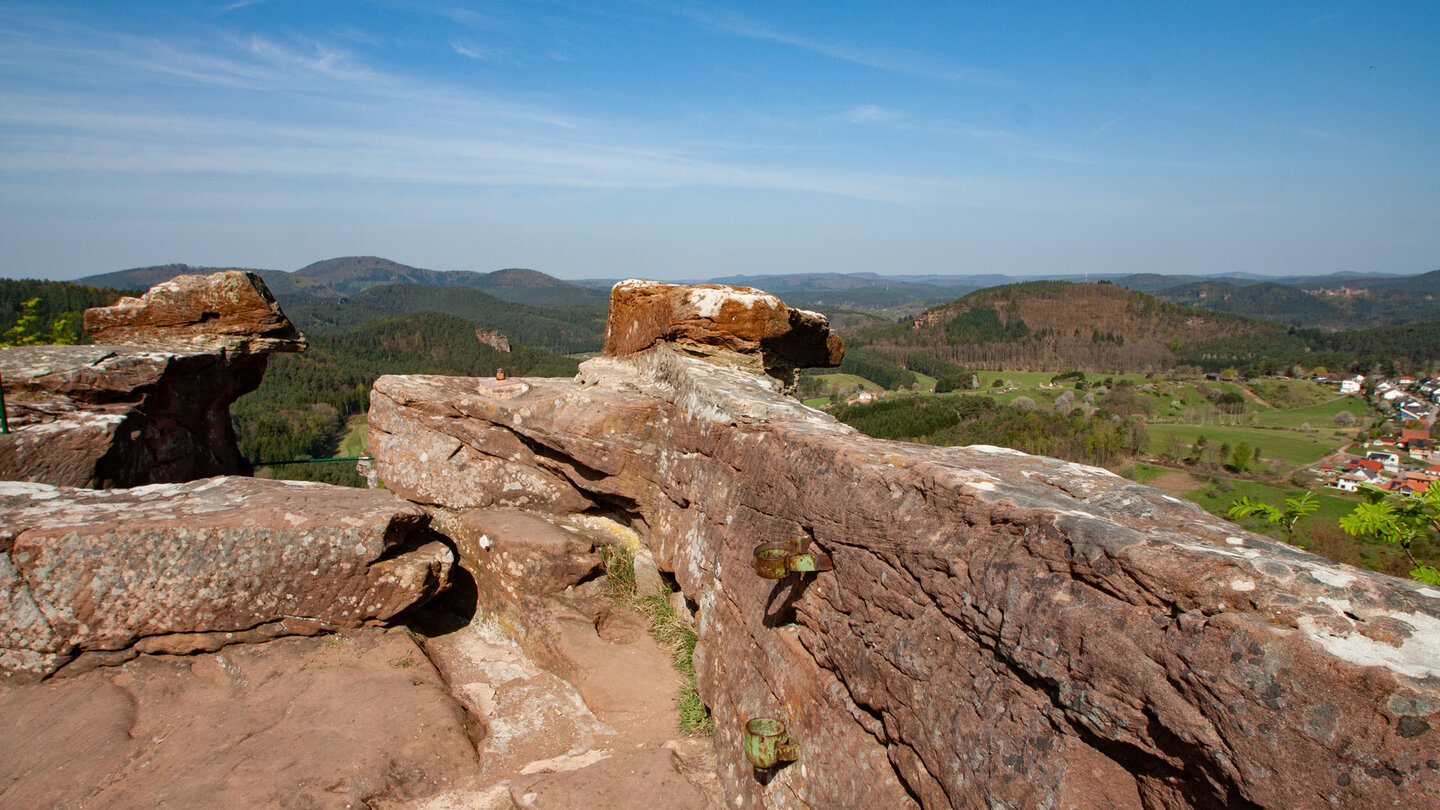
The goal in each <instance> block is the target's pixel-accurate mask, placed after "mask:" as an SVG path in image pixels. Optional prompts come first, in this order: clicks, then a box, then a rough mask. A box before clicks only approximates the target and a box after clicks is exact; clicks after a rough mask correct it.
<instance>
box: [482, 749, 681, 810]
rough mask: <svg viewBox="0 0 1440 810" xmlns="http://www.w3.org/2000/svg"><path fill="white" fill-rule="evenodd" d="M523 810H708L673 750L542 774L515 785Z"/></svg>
mask: <svg viewBox="0 0 1440 810" xmlns="http://www.w3.org/2000/svg"><path fill="white" fill-rule="evenodd" d="M510 797H511V800H512V801H514V802H515V807H517V808H519V810H592V808H597V807H604V808H606V810H652V808H655V807H661V806H663V807H665V808H668V810H707V808H708V804H707V803H706V801H705V794H703V793H701V792H700V790H699V789H697V788H696V787H695V786H694V785H692V784H690V782H689V781H688V780H686V778H685V777H684V776H682V775H681V773H680V767H679V759H678V758H677V757H676V756H675V753H674V752H673V751H670V750H669V749H665V748H651V749H645V750H641V751H628V752H626V753H623V754H616V755H615V756H612V757H606V758H605V759H602V760H600V761H599V762H597V763H595V764H594V765H590V766H587V767H585V768H581V769H579V770H576V771H562V772H559V773H540V774H534V775H532V776H527V777H522V778H520V779H517V780H515V782H513V783H511V785H510Z"/></svg>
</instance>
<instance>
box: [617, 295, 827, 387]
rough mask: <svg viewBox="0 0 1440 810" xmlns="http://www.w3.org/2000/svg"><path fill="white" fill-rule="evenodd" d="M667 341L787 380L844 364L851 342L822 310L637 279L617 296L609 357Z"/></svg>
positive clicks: (768, 297)
mask: <svg viewBox="0 0 1440 810" xmlns="http://www.w3.org/2000/svg"><path fill="white" fill-rule="evenodd" d="M662 343H670V344H674V345H675V346H676V347H677V348H681V349H684V350H685V351H687V352H688V353H690V354H696V355H700V356H703V357H708V358H711V359H718V360H722V361H724V362H729V363H731V364H733V365H738V366H741V367H749V368H753V369H754V370H756V371H762V370H763V371H764V372H766V373H769V374H771V375H773V376H776V377H780V378H781V379H782V380H787V381H788V378H789V377H790V375H791V372H793V371H794V369H797V368H806V367H810V366H838V365H840V360H841V358H843V357H844V356H845V342H844V341H843V340H841V339H840V336H839V335H837V334H835V333H833V332H831V331H830V322H829V321H828V320H827V319H826V318H825V316H824V315H821V314H819V313H817V312H810V311H808V310H803V309H794V308H792V307H789V306H787V305H786V304H785V302H784V301H781V300H780V299H779V298H776V297H775V296H773V295H771V294H770V293H767V292H762V291H760V290H757V289H754V288H751V287H731V286H727V285H723V284H696V285H680V284H665V283H663V282H659V281H639V280H635V279H630V280H627V281H622V282H620V283H618V284H616V285H615V287H614V288H613V289H612V290H611V291H610V319H609V321H608V323H607V324H606V327H605V351H604V355H605V356H606V357H627V356H629V355H632V354H636V353H638V352H642V351H645V350H646V349H649V348H652V347H654V346H656V345H659V344H662Z"/></svg>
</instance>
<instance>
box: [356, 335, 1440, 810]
mask: <svg viewBox="0 0 1440 810" xmlns="http://www.w3.org/2000/svg"><path fill="white" fill-rule="evenodd" d="M614 318H615V316H614V313H613V312H612V327H613V324H614V323H615V320H614ZM612 331H613V329H612ZM525 382H526V385H527V388H526V390H525V391H524V392H523V393H520V394H518V395H516V396H513V397H509V398H505V399H499V398H492V397H485V396H479V395H477V394H476V390H475V384H476V383H475V381H473V380H466V379H459V378H446V377H419V376H411V377H383V378H381V379H380V380H379V381H377V383H376V385H375V390H374V392H373V394H372V398H371V401H372V413H371V425H372V434H371V435H372V445H371V450H372V452H373V453H374V454H375V455H376V456H377V462H376V463H377V468H378V472H379V475H380V477H381V478H382V479H383V480H385V481H386V483H387V484H388V485H390V486H391V487H393V488H395V489H396V490H398V491H402V492H407V491H408V492H419V491H422V490H423V491H424V493H425V496H426V497H425V500H427V501H428V502H431V503H438V504H442V505H448V506H456V507H463V506H469V505H474V503H475V502H477V501H487V500H488V501H490V502H496V503H498V502H503V501H507V500H508V501H512V502H515V504H514V505H519V506H524V507H526V508H540V509H551V510H561V511H563V510H566V509H573V508H575V505H577V504H580V505H585V504H593V505H598V506H603V507H605V508H609V509H619V510H623V511H625V512H627V513H628V514H630V515H631V516H632V522H631V525H632V526H633V527H634V528H635V529H636V530H638V531H639V532H640V533H641V535H642V536H643V537H644V540H645V542H646V543H647V544H648V546H649V547H650V548H651V549H652V550H653V552H654V555H655V559H656V561H657V562H658V563H659V565H660V567H661V568H662V570H666V571H670V572H673V574H674V576H675V578H676V579H677V581H678V582H679V583H680V585H681V586H682V588H683V589H684V591H685V593H686V595H687V596H688V597H689V598H690V600H692V601H693V602H695V603H698V605H699V606H700V609H699V611H698V621H699V632H700V638H701V644H700V648H699V649H698V650H697V655H696V664H697V669H698V671H699V674H700V684H701V693H702V696H703V697H704V699H705V701H706V702H707V704H708V705H709V706H710V708H711V710H712V713H713V715H714V718H715V723H716V735H715V738H716V745H717V750H718V752H719V755H720V758H721V759H720V772H721V778H722V781H723V782H724V785H725V789H726V792H727V806H732V807H799V806H802V805H808V806H813V807H858V806H865V807H904V806H913V805H915V804H919V805H921V806H924V807H927V808H936V807H957V808H959V807H967V808H968V807H1000V806H1005V807H1055V808H1102V807H1103V808H1111V807H1136V808H1139V807H1144V808H1153V809H1157V810H1158V808H1166V809H1167V810H1169V808H1211V807H1256V806H1258V807H1274V808H1282V807H1283V808H1297V807H1315V808H1320V807H1335V806H1349V807H1380V806H1390V805H1392V804H1397V805H1405V806H1424V805H1427V804H1436V803H1440V765H1436V764H1435V760H1436V758H1435V754H1434V752H1435V751H1436V750H1440V731H1437V730H1436V729H1437V726H1440V647H1437V642H1436V641H1435V640H1436V639H1437V638H1440V591H1437V590H1435V589H1433V588H1426V587H1422V586H1420V585H1418V584H1415V583H1410V582H1405V581H1400V580H1395V579H1392V578H1388V577H1384V576H1380V575H1375V574H1371V573H1368V572H1364V571H1360V570H1357V569H1353V568H1349V567H1345V566H1339V565H1335V564H1333V563H1330V562H1328V561H1326V560H1324V559H1321V558H1319V557H1316V556H1313V555H1310V554H1306V553H1304V552H1301V551H1298V550H1295V549H1293V548H1290V547H1287V546H1283V545H1280V544H1277V543H1274V542H1271V541H1269V540H1267V539H1265V538H1262V537H1259V536H1257V535H1253V534H1248V533H1244V532H1240V531H1237V529H1236V527H1235V526H1233V525H1232V524H1229V523H1226V522H1224V521H1221V520H1219V519H1216V518H1214V517H1211V516H1209V515H1208V514H1206V513H1204V512H1202V511H1201V510H1199V509H1198V508H1196V507H1194V506H1193V505H1191V504H1186V503H1184V502H1181V501H1178V500H1176V499H1173V498H1170V497H1168V496H1166V495H1164V494H1162V493H1160V492H1158V491H1156V490H1153V489H1150V488H1147V487H1143V486H1139V485H1136V484H1133V483H1131V482H1128V481H1126V480H1124V479H1121V478H1119V477H1117V476H1114V475H1112V474H1110V473H1108V472H1106V471H1104V470H1100V469H1096V468H1090V467H1084V466H1080V465H1076V464H1070V463H1065V462H1060V461H1056V460H1053V459H1045V458H1039V457H1032V456H1026V455H1023V454H1020V453H1016V452H1013V451H1009V450H1002V449H999V448H991V447H968V448H933V447H923V446H918V445H909V444H904V443H897V442H887V441H881V440H875V439H870V438H867V437H865V436H862V435H859V434H858V433H856V432H855V431H853V430H852V429H850V428H848V427H846V426H844V425H841V424H838V423H836V422H835V421H834V420H833V419H831V418H829V417H828V416H825V415H823V414H820V413H818V412H816V411H813V410H811V409H808V408H805V407H804V406H802V405H800V404H799V403H797V402H795V401H794V400H790V399H788V398H785V397H782V396H779V395H778V393H777V385H776V384H775V383H774V382H773V381H772V380H767V379H765V378H762V377H757V376H754V375H749V374H746V373H744V372H742V371H740V370H737V369H736V368H733V367H725V366H721V365H716V364H714V363H710V362H705V361H702V360H699V359H697V358H695V357H694V356H692V355H691V353H690V352H688V350H677V349H676V348H674V347H670V346H666V345H661V346H658V347H656V348H653V349H650V350H646V351H643V352H640V353H639V354H635V355H632V356H629V357H627V358H624V359H619V358H600V359H597V360H594V361H589V362H587V364H585V365H584V366H582V371H581V374H580V376H579V377H578V378H577V379H576V380H573V381H571V380H536V379H527V380H526V381H525ZM393 425H404V426H405V429H406V431H408V432H407V433H406V434H405V435H406V436H407V437H408V438H407V439H406V442H407V443H418V442H422V441H423V442H429V443H430V444H431V445H433V446H434V447H435V448H437V450H443V452H437V453H436V454H434V455H433V456H431V457H430V460H429V461H428V463H427V465H426V467H425V469H424V472H423V475H424V476H425V477H426V479H425V480H424V481H421V480H419V476H420V475H421V473H420V472H419V470H418V468H417V467H416V466H415V465H414V464H411V463H409V462H408V461H406V460H405V459H403V458H402V459H399V460H397V461H396V462H392V460H391V458H390V455H391V453H390V450H389V448H395V447H398V446H399V445H400V444H401V443H400V442H398V441H394V440H393V437H390V438H387V437H385V436H384V435H383V433H384V431H386V430H389V427H387V426H393ZM376 426H381V427H380V429H379V430H378V431H377V430H376ZM377 433H379V434H381V435H380V438H379V441H378V442H376V441H375V438H374V437H376V435H377ZM475 463H479V464H481V465H485V469H486V470H487V471H488V473H487V475H486V476H484V477H480V476H475V475H474V474H473V466H472V465H473V464H475ZM526 476H529V477H530V478H528V479H527V478H526ZM524 480H536V481H543V482H544V487H543V488H537V489H535V490H532V491H530V492H529V493H528V495H529V496H530V498H531V499H530V500H529V501H528V502H526V503H523V504H521V503H518V501H517V498H518V495H517V490H515V489H512V488H511V486H512V485H513V484H515V483H516V482H520V481H524ZM446 481H463V482H465V485H464V486H463V487H462V486H454V487H448V488H447V486H446V483H445V482H446ZM581 508H585V507H584V506H582V507H581ZM792 538H803V539H804V540H805V541H806V542H808V543H813V545H814V547H815V548H816V549H818V550H820V551H823V552H825V553H827V554H829V555H830V556H831V557H832V558H833V560H834V570H833V571H831V572H825V573H820V574H804V575H800V574H796V575H791V576H789V577H788V578H786V579H783V580H780V581H778V582H771V581H768V580H763V579H760V578H758V577H757V576H756V575H755V573H754V572H753V571H752V570H751V566H750V562H751V553H752V549H753V548H754V546H755V545H756V544H758V543H760V542H763V541H786V540H790V539H792ZM755 716H774V717H779V718H782V719H784V720H785V721H786V722H788V723H789V725H790V728H791V729H792V731H793V733H794V735H795V737H796V739H797V740H798V742H799V745H800V750H801V758H800V760H799V761H798V762H796V763H794V764H792V765H790V766H788V767H785V768H782V769H780V770H779V771H777V772H776V773H775V774H773V775H772V776H768V777H764V778H761V777H760V776H758V775H757V774H755V773H754V772H753V771H752V769H751V768H750V766H749V765H748V763H746V761H745V760H744V758H743V756H742V755H741V750H742V749H741V739H740V738H741V728H742V726H743V724H744V722H745V720H746V719H747V718H750V717H755Z"/></svg>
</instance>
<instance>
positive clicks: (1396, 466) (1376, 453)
mask: <svg viewBox="0 0 1440 810" xmlns="http://www.w3.org/2000/svg"><path fill="white" fill-rule="evenodd" d="M1365 458H1366V459H1367V460H1369V461H1378V462H1380V466H1382V467H1384V468H1385V471H1386V472H1388V473H1390V474H1391V475H1399V474H1400V456H1399V455H1397V454H1395V453H1386V452H1384V451H1381V450H1371V451H1370V452H1368V453H1366V454H1365Z"/></svg>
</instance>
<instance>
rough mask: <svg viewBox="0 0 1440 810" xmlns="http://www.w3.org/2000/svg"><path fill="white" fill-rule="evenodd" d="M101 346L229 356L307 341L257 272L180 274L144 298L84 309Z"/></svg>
mask: <svg viewBox="0 0 1440 810" xmlns="http://www.w3.org/2000/svg"><path fill="white" fill-rule="evenodd" d="M85 332H86V334H88V335H90V337H91V339H93V340H94V341H95V342H96V343H118V344H122V345H126V346H138V347H142V348H147V349H159V350H162V351H172V352H184V353H204V354H223V355H225V356H228V357H235V356H237V355H246V354H269V353H271V352H298V351H303V350H304V348H305V338H304V336H303V335H301V334H300V331H299V330H298V329H296V328H295V325H294V324H293V323H291V322H290V319H289V318H286V317H285V313H284V312H281V311H280V305H279V304H278V303H276V301H275V297H274V296H273V295H271V294H270V290H269V288H268V287H266V286H265V282H264V281H262V280H261V279H260V277H259V276H257V275H255V274H254V273H250V272H246V271H244V270H227V271H225V272H223V273H215V274H213V275H208V276H179V277H177V278H173V279H171V280H170V281H166V282H164V283H161V284H156V285H155V286H154V287H151V288H150V290H149V292H146V293H145V294H144V295H142V296H141V297H139V298H121V299H120V300H119V301H118V302H117V303H116V304H115V305H114V306H109V307H95V308H93V309H87V310H85Z"/></svg>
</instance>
